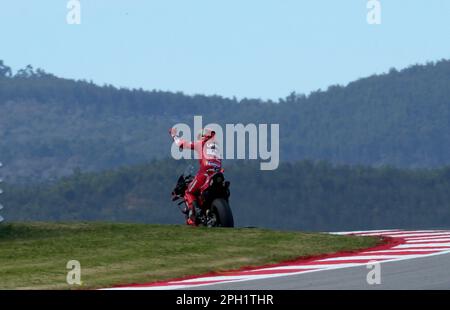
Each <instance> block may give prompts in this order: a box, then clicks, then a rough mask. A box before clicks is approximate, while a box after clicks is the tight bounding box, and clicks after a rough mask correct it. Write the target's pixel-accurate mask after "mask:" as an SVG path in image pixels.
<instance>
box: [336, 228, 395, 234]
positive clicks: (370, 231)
mask: <svg viewBox="0 0 450 310" xmlns="http://www.w3.org/2000/svg"><path fill="white" fill-rule="evenodd" d="M388 231H389V232H396V231H400V229H382V230H359V231H338V232H332V233H330V234H333V235H351V234H362V233H383V232H388Z"/></svg>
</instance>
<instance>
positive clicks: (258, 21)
mask: <svg viewBox="0 0 450 310" xmlns="http://www.w3.org/2000/svg"><path fill="white" fill-rule="evenodd" d="M366 2H367V1H366V0H345V1H332V0H308V1H306V0H282V1H275V0H245V1H244V0H227V1H218V0H217V1H212V0H191V1H186V0H164V1H151V0H133V1H107V0H81V5H82V12H81V13H82V17H81V18H82V23H81V25H68V24H67V23H66V14H67V8H66V4H67V0H44V1H42V0H41V1H37V0H14V1H6V0H2V1H1V6H0V8H1V9H0V37H1V45H0V59H3V60H4V61H5V62H6V63H7V64H8V65H9V66H12V67H13V68H14V69H18V68H21V67H24V66H25V65H27V64H32V65H33V66H34V67H41V68H43V69H45V70H46V71H48V72H51V73H54V74H56V75H58V76H63V77H69V78H77V79H82V78H83V79H88V80H91V79H92V80H93V81H94V82H96V83H99V84H104V83H110V84H113V85H116V86H124V87H142V88H144V89H149V90H150V89H161V90H170V91H183V92H185V93H187V94H197V93H202V94H219V95H223V96H227V97H231V96H237V97H238V98H242V97H252V98H263V99H268V98H270V99H274V100H276V99H278V98H280V97H285V96H287V95H288V94H289V93H290V92H291V91H296V92H299V93H309V92H311V91H313V90H316V89H319V88H322V89H324V88H326V87H328V86H329V85H331V84H346V83H348V82H350V81H352V80H355V79H357V78H360V77H365V76H368V75H371V74H373V73H382V72H386V71H388V70H389V68H391V67H395V68H404V67H406V66H409V65H411V64H415V63H425V62H427V61H434V60H438V59H442V58H450V57H449V56H450V39H449V31H450V18H449V17H450V1H448V0H427V1H423V0H408V1H406V0H380V2H381V4H382V24H381V25H368V24H367V22H366V15H367V8H366Z"/></svg>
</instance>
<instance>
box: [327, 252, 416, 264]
mask: <svg viewBox="0 0 450 310" xmlns="http://www.w3.org/2000/svg"><path fill="white" fill-rule="evenodd" d="M418 256H420V255H417V254H415V255H358V256H342V257H333V258H325V259H321V260H318V262H330V261H341V260H365V259H373V260H377V259H395V258H399V257H403V258H415V257H418Z"/></svg>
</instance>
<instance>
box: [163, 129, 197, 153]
mask: <svg viewBox="0 0 450 310" xmlns="http://www.w3.org/2000/svg"><path fill="white" fill-rule="evenodd" d="M169 133H170V135H171V136H172V138H173V141H174V142H175V144H176V145H177V146H178V147H181V148H186V149H191V150H193V149H194V148H195V143H194V142H191V141H186V140H184V139H183V138H180V137H178V136H177V131H176V129H175V128H171V129H170V130H169Z"/></svg>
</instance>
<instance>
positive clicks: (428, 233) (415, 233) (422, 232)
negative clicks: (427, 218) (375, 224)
mask: <svg viewBox="0 0 450 310" xmlns="http://www.w3.org/2000/svg"><path fill="white" fill-rule="evenodd" d="M442 233H443V231H438V230H431V231H426V230H418V231H397V232H384V233H364V234H358V236H386V237H399V238H400V237H421V236H434V235H439V234H442Z"/></svg>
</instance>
